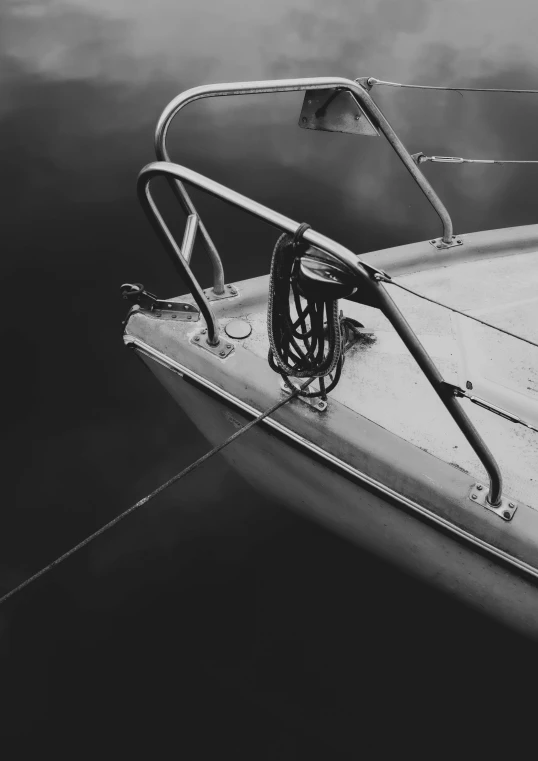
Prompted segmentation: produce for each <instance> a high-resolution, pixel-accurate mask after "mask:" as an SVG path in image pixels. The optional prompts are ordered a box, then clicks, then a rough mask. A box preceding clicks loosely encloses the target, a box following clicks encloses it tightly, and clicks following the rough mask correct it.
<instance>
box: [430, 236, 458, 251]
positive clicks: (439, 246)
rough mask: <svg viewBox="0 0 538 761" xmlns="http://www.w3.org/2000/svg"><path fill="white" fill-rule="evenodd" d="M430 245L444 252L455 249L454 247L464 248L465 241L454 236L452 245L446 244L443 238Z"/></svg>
mask: <svg viewBox="0 0 538 761" xmlns="http://www.w3.org/2000/svg"><path fill="white" fill-rule="evenodd" d="M430 245H431V246H433V247H434V248H437V249H438V250H444V249H445V248H454V246H463V240H462V238H459V237H457V236H456V235H453V236H452V241H451V242H450V243H445V241H444V240H443V239H442V238H434V239H433V240H431V241H430Z"/></svg>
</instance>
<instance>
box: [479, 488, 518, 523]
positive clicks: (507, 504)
mask: <svg viewBox="0 0 538 761" xmlns="http://www.w3.org/2000/svg"><path fill="white" fill-rule="evenodd" d="M487 496H488V487H487V486H485V485H484V484H481V483H477V484H474V486H473V487H472V489H471V491H470V492H469V499H470V500H471V502H474V503H475V504H476V505H482V507H485V508H486V510H491V512H492V513H495V515H498V516H499V518H502V520H503V521H506V522H508V521H511V520H512V518H513V517H514V513H515V512H516V510H517V503H516V502H514V500H513V499H510V497H505V496H503V497H501V503H500V505H497V506H496V507H495V506H494V505H490V504H489V502H488V500H487Z"/></svg>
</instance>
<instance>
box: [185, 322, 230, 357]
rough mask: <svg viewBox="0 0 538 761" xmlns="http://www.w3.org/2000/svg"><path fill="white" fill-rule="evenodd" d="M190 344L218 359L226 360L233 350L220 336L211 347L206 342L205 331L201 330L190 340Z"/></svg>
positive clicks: (204, 329)
mask: <svg viewBox="0 0 538 761" xmlns="http://www.w3.org/2000/svg"><path fill="white" fill-rule="evenodd" d="M191 344H194V345H195V346H198V347H199V348H200V349H205V350H206V351H208V352H209V353H210V354H214V355H215V356H216V357H218V358H219V359H226V357H228V356H229V355H230V354H231V353H232V352H233V350H234V345H233V344H232V343H230V341H227V340H226V339H225V338H223V337H222V336H219V342H218V344H216V345H215V346H211V344H209V343H208V342H207V329H206V328H203V330H200V332H199V333H196V334H195V335H194V336H193V337H192V338H191Z"/></svg>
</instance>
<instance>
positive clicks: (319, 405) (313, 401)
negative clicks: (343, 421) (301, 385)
mask: <svg viewBox="0 0 538 761" xmlns="http://www.w3.org/2000/svg"><path fill="white" fill-rule="evenodd" d="M293 385H294V387H295V388H297V386H295V384H293ZM280 388H281V389H282V391H285V392H286V394H291V393H292V391H291V388H290V387H289V386H287V385H286V384H285V383H284V382H282V383H281V384H280ZM297 399H299V400H300V401H301V402H304V403H305V404H308V406H309V407H313V408H314V409H315V410H317V411H318V412H325V410H326V409H327V406H328V405H327V402H324V401H323V399H320V398H319V396H298V397H297Z"/></svg>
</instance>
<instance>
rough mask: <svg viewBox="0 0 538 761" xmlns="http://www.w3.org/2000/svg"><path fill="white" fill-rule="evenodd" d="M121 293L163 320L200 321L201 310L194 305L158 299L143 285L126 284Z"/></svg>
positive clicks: (141, 308) (140, 307)
mask: <svg viewBox="0 0 538 761" xmlns="http://www.w3.org/2000/svg"><path fill="white" fill-rule="evenodd" d="M121 293H122V296H123V298H124V299H126V300H127V301H130V302H131V303H133V304H135V305H136V306H137V307H138V308H139V309H140V310H142V311H144V312H148V313H149V314H152V315H153V316H154V317H160V318H161V319H162V320H194V321H197V320H199V319H200V310H199V309H198V307H197V306H195V305H194V304H189V303H187V302H182V301H163V300H162V299H158V298H157V297H156V296H155V294H154V293H150V292H149V291H146V290H145V288H144V286H143V285H142V283H124V284H123V285H122V286H121Z"/></svg>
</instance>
